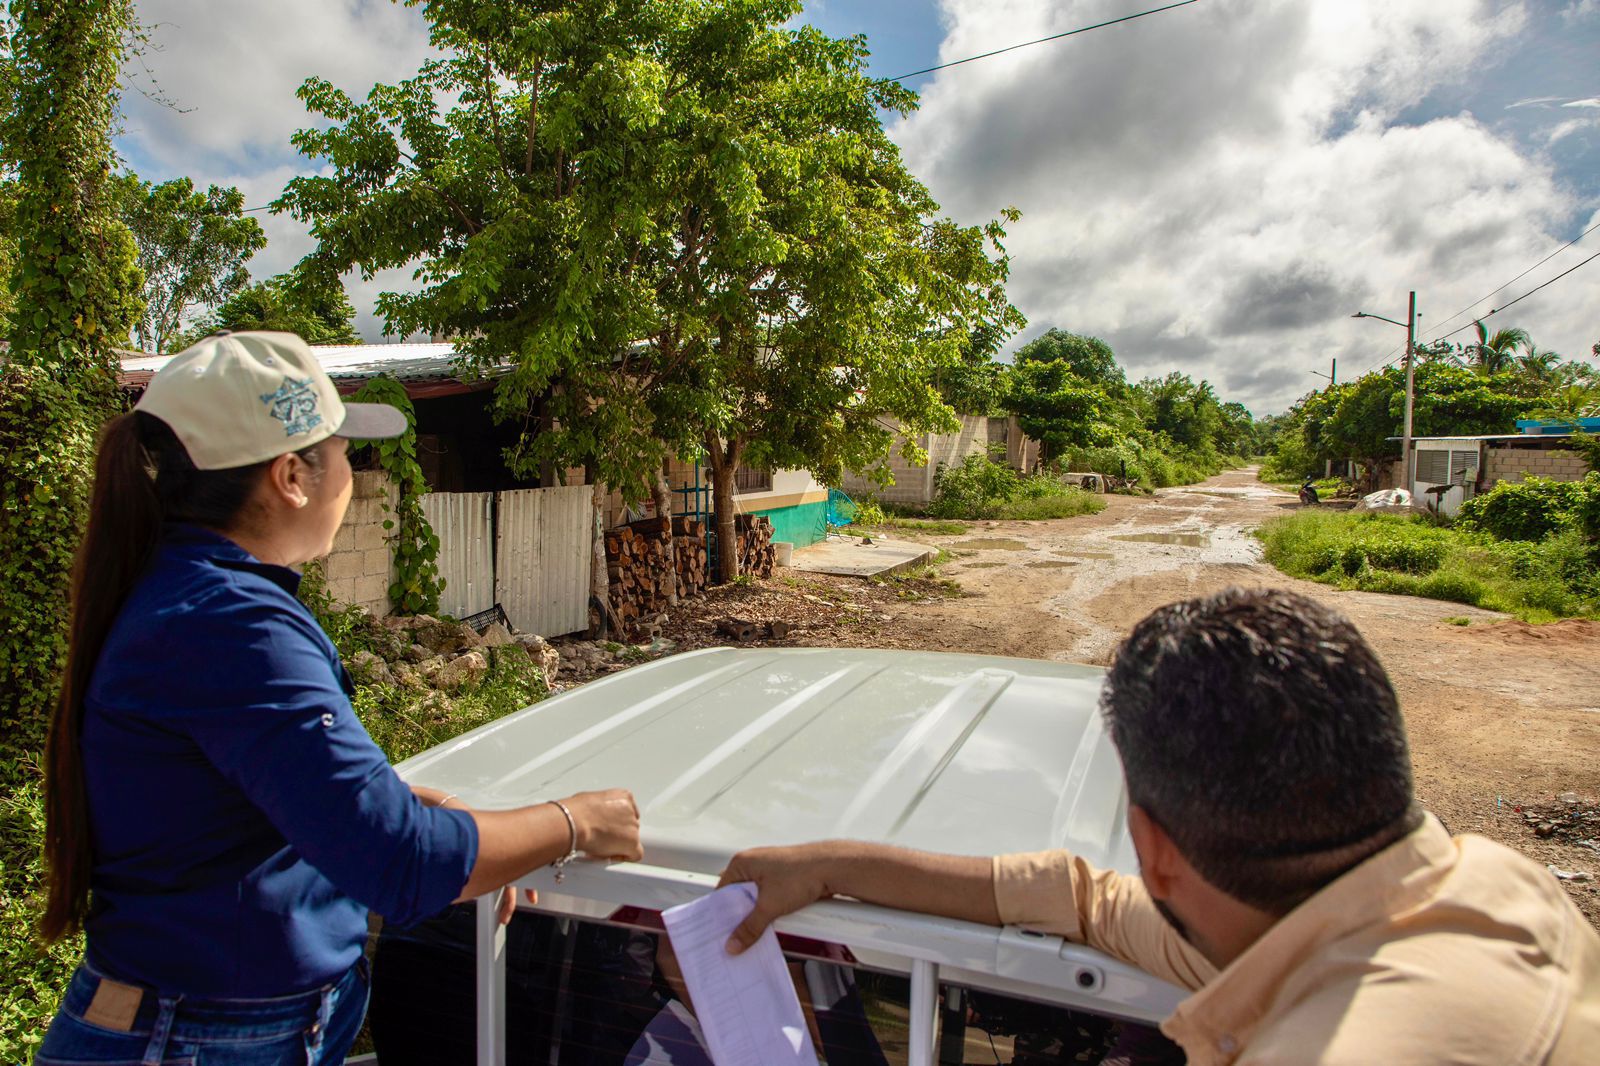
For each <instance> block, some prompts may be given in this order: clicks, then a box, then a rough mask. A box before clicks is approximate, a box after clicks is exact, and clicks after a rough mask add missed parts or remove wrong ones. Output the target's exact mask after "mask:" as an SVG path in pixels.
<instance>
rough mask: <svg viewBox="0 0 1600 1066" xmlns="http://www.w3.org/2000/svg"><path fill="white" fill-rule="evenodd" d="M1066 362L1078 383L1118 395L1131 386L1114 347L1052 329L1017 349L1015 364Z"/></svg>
mask: <svg viewBox="0 0 1600 1066" xmlns="http://www.w3.org/2000/svg"><path fill="white" fill-rule="evenodd" d="M1057 361H1060V362H1064V363H1065V364H1066V366H1067V369H1068V370H1069V371H1070V372H1071V373H1072V375H1073V376H1074V377H1076V378H1077V379H1078V380H1080V381H1083V382H1085V383H1087V384H1090V385H1098V386H1100V387H1101V388H1103V389H1106V390H1108V391H1110V392H1113V393H1115V392H1117V391H1118V390H1120V389H1121V388H1122V387H1124V386H1125V385H1126V384H1127V379H1126V378H1124V377H1123V374H1122V367H1121V366H1119V365H1118V364H1117V357H1116V353H1114V352H1113V351H1112V350H1111V345H1109V344H1107V343H1106V342H1105V341H1103V340H1101V339H1100V338H1099V337H1086V336H1081V335H1079V334H1077V333H1068V332H1067V331H1066V330H1064V329H1055V328H1051V329H1049V330H1047V331H1046V332H1045V333H1043V334H1042V335H1040V336H1038V337H1035V338H1034V339H1033V340H1031V341H1029V342H1028V343H1027V344H1024V345H1023V346H1022V347H1021V348H1018V349H1017V354H1016V357H1015V362H1016V364H1017V365H1019V366H1020V365H1022V364H1023V363H1052V362H1057Z"/></svg>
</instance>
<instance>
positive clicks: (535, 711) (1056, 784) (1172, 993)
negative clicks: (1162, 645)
mask: <svg viewBox="0 0 1600 1066" xmlns="http://www.w3.org/2000/svg"><path fill="white" fill-rule="evenodd" d="M1103 677H1104V671H1103V670H1101V669H1099V668H1096V667H1089V666H1079V665H1072V664H1066V663H1056V662H1045V661H1040V660H1033V659H1007V658H998V657H993V656H983V655H952V654H944V653H937V652H914V651H872V650H861V649H854V648H792V649H767V650H756V649H738V650H735V649H730V648H714V649H707V650H705V651H698V652H691V653H688V654H684V655H677V656H672V657H670V658H666V659H662V660H659V661H657V662H654V663H649V664H646V665H643V666H639V667H635V668H633V669H629V670H626V671H622V672H620V673H617V674H614V675H612V676H610V677H607V678H604V679H602V680H599V681H595V682H591V683H589V684H587V685H584V686H582V687H581V688H577V689H573V690H571V691H568V692H565V693H562V694H560V695H558V696H555V697H553V698H551V699H548V700H546V701H544V702H542V703H538V704H535V705H533V706H531V707H528V708H526V709H524V710H522V711H519V712H517V713H516V714H512V715H509V716H507V717H505V718H502V719H500V720H498V721H495V722H492V723H490V724H488V725H485V726H483V727H481V728H479V729H476V730H474V731H472V732H470V733H466V734H464V735H462V736H460V737H457V738H456V739H454V740H451V741H448V742H446V743H444V744H441V745H439V746H438V747H436V748H433V749H431V750H429V751H427V752H424V753H423V754H421V755H418V756H416V757H415V758H412V759H409V760H407V761H406V762H404V763H402V764H401V765H400V766H399V768H398V769H399V771H400V773H401V775H402V776H403V777H404V778H405V779H406V780H407V781H409V782H411V783H413V784H420V785H427V786H431V787H433V788H438V789H442V790H444V791H446V792H449V793H453V794H455V795H456V796H458V797H460V799H461V800H462V801H463V802H465V803H467V804H469V805H471V806H475V807H482V808H503V807H514V806H519V805H523V804H529V803H537V802H540V801H543V800H547V799H551V798H555V797H560V796H565V795H569V794H571V793H573V792H577V791H582V790H585V789H593V788H606V787H622V788H629V789H631V790H632V791H633V793H634V795H635V797H636V799H637V800H638V803H639V808H640V812H641V815H642V836H643V843H644V851H645V857H644V861H643V862H642V863H619V864H610V865H604V864H575V865H574V866H570V867H568V868H567V874H566V878H565V881H564V883H562V884H561V885H559V886H558V885H556V884H555V883H554V882H553V880H552V878H551V877H550V875H549V873H548V871H536V872H535V873H534V874H532V875H530V876H529V877H527V878H525V879H523V880H522V881H520V882H519V884H522V885H524V886H526V887H531V888H537V889H538V891H539V908H538V909H540V910H544V911H551V912H554V913H560V914H567V915H573V916H577V917H585V918H595V919H605V918H607V917H608V916H610V915H612V914H613V913H615V912H616V910H617V908H620V907H638V908H644V909H650V910H662V909H665V908H667V907H670V906H674V905H676V904H678V903H683V902H687V901H688V900H690V899H693V898H695V897H696V896H698V895H701V894H703V893H704V892H706V891H709V890H710V888H711V887H712V886H714V885H715V883H716V876H717V874H718V873H720V872H721V870H722V869H723V867H724V866H725V865H726V864H727V861H728V859H729V858H730V857H732V856H733V854H734V853H736V852H738V851H740V850H742V849H744V848H749V847H755V846H761V845H771V844H785V843H798V842H803V841H809V840H820V839H826V838H834V837H849V838H854V839H861V840H871V841H880V842H885V843H893V844H900V845H904V846H908V847H915V848H925V849H929V850H935V851H943V852H950V853H958V854H969V855H994V854H1001V853H1005V852H1013V851H1036V850H1043V849H1048V848H1063V847H1064V848H1069V849H1071V850H1072V851H1074V852H1076V853H1077V854H1080V855H1082V856H1084V857H1085V858H1087V859H1089V860H1090V861H1091V862H1094V863H1095V864H1097V865H1099V866H1102V867H1109V868H1113V869H1117V870H1121V871H1124V872H1128V873H1133V872H1135V871H1136V870H1137V864H1136V859H1135V856H1134V852H1133V847H1132V844H1131V842H1130V840H1129V838H1128V834H1127V827H1126V821H1127V819H1126V815H1127V802H1126V793H1125V789H1124V785H1123V780H1122V770H1121V764H1120V763H1119V761H1118V759H1117V755H1116V751H1115V748H1114V747H1113V746H1112V744H1111V741H1110V738H1109V737H1108V736H1107V735H1106V733H1105V731H1104V728H1103V726H1102V723H1101V718H1100V714H1099V710H1098V701H1099V693H1100V687H1101V682H1102V679H1103ZM778 928H779V930H780V931H781V932H786V933H791V934H795V935H799V936H805V937H811V938H815V939H818V940H825V941H830V942H834V943H840V944H845V945H848V946H849V947H850V948H851V949H852V950H853V951H854V952H855V953H856V956H857V958H858V959H859V960H860V961H861V962H862V963H863V964H865V965H873V966H876V967H878V968H886V969H899V970H902V971H909V972H912V974H913V981H914V984H919V983H920V984H923V985H927V984H928V981H927V980H926V979H924V980H923V981H920V982H919V981H918V980H917V974H916V972H915V969H914V966H915V965H922V966H930V965H931V967H934V968H937V972H938V975H939V977H940V978H941V979H944V980H951V981H957V982H964V983H967V984H970V985H973V986H975V987H981V988H987V989H991V990H994V991H1000V992H1007V993H1010V994H1014V995H1021V996H1027V997H1030V998H1035V999H1041V1000H1045V1001H1049V1002H1055V1003H1060V1004H1064V1005H1068V1006H1078V1007H1082V1008H1085V1009H1089V1010H1095V1011H1099V1012H1102V1013H1109V1014H1115V1015H1120V1016H1124V1017H1131V1018H1138V1019H1144V1020H1152V1021H1153V1020H1159V1019H1161V1018H1163V1017H1165V1016H1166V1015H1167V1014H1168V1013H1169V1012H1170V1010H1171V1008H1172V1007H1173V1006H1174V1005H1175V1004H1176V1003H1177V1002H1178V1000H1179V999H1180V998H1181V993H1179V992H1178V991H1177V990H1176V989H1173V988H1171V986H1168V985H1165V984H1163V983H1161V982H1159V981H1156V980H1154V979H1153V978H1150V977H1149V976H1147V975H1145V974H1143V973H1141V972H1140V971H1138V970H1136V969H1134V968H1132V967H1129V966H1126V965H1124V964H1122V963H1119V962H1116V961H1114V960H1111V959H1109V958H1107V957H1105V956H1103V955H1101V954H1099V953H1098V952H1095V951H1092V950H1090V949H1088V948H1085V947H1082V946H1079V945H1071V944H1064V943H1063V942H1062V941H1061V940H1060V939H1059V938H1056V937H1047V936H1041V935H1040V934H1037V933H1031V932H1027V931H1024V930H1018V929H1006V930H998V929H993V928H988V927H983V926H977V925H971V924H969V923H964V922H956V921H951V920H948V919H942V918H932V917H927V916H923V915H915V914H908V913H906V912H901V911H895V910H890V909H887V908H882V907H872V906H868V905H866V904H861V903H855V902H830V903H821V904H816V905H813V906H812V907H809V908H807V909H806V910H804V911H802V912H800V913H799V914H796V915H793V916H791V917H790V918H787V919H784V920H783V921H781V922H780V923H779V925H778ZM928 994H930V995H931V992H929V993H928Z"/></svg>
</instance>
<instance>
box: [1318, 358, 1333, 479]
mask: <svg viewBox="0 0 1600 1066" xmlns="http://www.w3.org/2000/svg"><path fill="white" fill-rule="evenodd" d="M1311 373H1313V374H1315V375H1317V377H1319V378H1327V379H1328V387H1329V388H1330V389H1331V388H1332V387H1333V386H1335V385H1337V384H1339V360H1337V359H1330V360H1328V372H1327V373H1326V374H1324V373H1323V372H1322V371H1320V370H1313V371H1311ZM1322 476H1323V477H1332V476H1333V460H1332V459H1327V460H1324V461H1323V466H1322Z"/></svg>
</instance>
